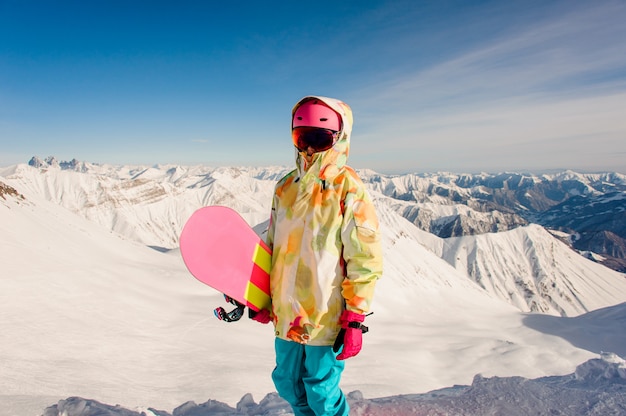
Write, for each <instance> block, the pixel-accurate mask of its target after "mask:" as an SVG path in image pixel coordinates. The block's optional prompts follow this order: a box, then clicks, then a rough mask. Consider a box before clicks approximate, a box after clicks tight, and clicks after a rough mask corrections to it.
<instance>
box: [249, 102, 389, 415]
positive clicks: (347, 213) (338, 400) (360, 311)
mask: <svg viewBox="0 0 626 416" xmlns="http://www.w3.org/2000/svg"><path fill="white" fill-rule="evenodd" d="M291 127H292V139H293V144H294V146H295V147H296V166H297V168H296V169H295V170H293V171H292V172H290V173H289V174H287V175H286V176H285V177H284V178H282V179H281V180H280V181H279V182H278V183H277V185H276V188H275V193H274V198H273V202H272V212H271V221H270V226H269V229H268V233H267V244H268V245H269V247H270V248H271V249H272V250H273V254H272V268H271V273H270V287H271V298H272V310H271V312H270V311H267V310H264V311H262V312H260V313H259V314H257V315H256V316H255V317H253V319H255V320H257V321H260V322H263V323H268V322H270V321H273V323H274V326H275V334H276V340H275V350H276V368H275V369H274V371H273V372H272V379H273V381H274V384H275V386H276V389H277V391H278V393H279V394H280V396H281V397H283V398H284V399H285V400H286V401H288V402H289V404H290V405H291V406H292V407H293V410H294V412H295V414H296V415H317V416H320V415H333V416H334V415H348V410H349V407H348V403H347V400H346V397H345V395H344V394H343V392H342V391H341V389H340V388H339V381H340V378H341V373H342V371H343V369H344V361H343V360H345V359H347V358H349V357H353V356H355V355H357V354H358V353H359V351H360V350H361V341H362V338H361V337H362V334H363V332H366V331H367V327H365V326H364V325H363V321H364V318H365V315H366V314H367V313H368V311H369V309H370V304H371V301H372V297H373V294H374V286H375V284H376V281H377V280H378V278H380V277H381V275H382V250H381V246H380V237H379V230H378V219H377V216H376V212H375V210H374V206H373V204H372V202H371V200H370V197H369V195H368V194H367V191H366V189H365V186H364V185H363V182H362V181H361V180H360V178H359V177H358V175H357V174H356V173H355V171H354V170H353V169H352V168H350V167H348V166H347V165H346V161H347V157H348V150H349V144H350V134H351V132H352V110H351V109H350V107H349V106H348V105H346V104H345V103H343V102H341V101H339V100H336V99H332V98H326V97H316V96H308V97H305V98H303V99H302V100H300V101H299V102H298V103H297V104H296V105H295V107H294V108H293V111H292V124H291Z"/></svg>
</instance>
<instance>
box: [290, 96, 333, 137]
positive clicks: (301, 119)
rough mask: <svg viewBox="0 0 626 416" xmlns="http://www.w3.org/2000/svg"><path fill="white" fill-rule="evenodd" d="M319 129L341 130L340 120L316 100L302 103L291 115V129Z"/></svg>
mask: <svg viewBox="0 0 626 416" xmlns="http://www.w3.org/2000/svg"><path fill="white" fill-rule="evenodd" d="M295 127H320V128H323V129H329V130H334V131H339V130H341V118H340V116H339V114H337V113H336V112H335V110H333V109H332V108H330V107H328V106H327V105H326V104H324V103H323V102H322V101H320V100H318V99H311V100H308V101H305V102H303V103H302V104H301V105H300V106H299V107H298V108H297V109H296V112H295V113H294V115H293V121H292V125H291V128H295Z"/></svg>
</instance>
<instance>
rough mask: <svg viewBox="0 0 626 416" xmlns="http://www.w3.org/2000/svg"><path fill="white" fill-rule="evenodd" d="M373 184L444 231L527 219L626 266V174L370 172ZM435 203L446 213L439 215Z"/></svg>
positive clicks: (506, 225)
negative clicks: (434, 207)
mask: <svg viewBox="0 0 626 416" xmlns="http://www.w3.org/2000/svg"><path fill="white" fill-rule="evenodd" d="M363 178H364V180H365V181H366V182H368V183H369V184H370V185H371V186H372V188H373V189H376V190H378V191H379V192H381V193H383V194H384V195H387V196H389V197H390V198H393V199H395V200H397V201H398V202H397V203H396V209H397V210H398V212H400V213H401V214H402V215H403V216H405V217H406V218H407V219H409V220H411V221H412V222H413V223H414V224H415V225H417V226H418V227H419V228H421V229H423V230H426V231H429V232H431V233H434V234H437V235H438V236H440V237H460V236H464V235H474V234H482V233H486V232H498V231H503V230H509V229H513V228H516V227H518V226H520V225H524V224H527V223H537V224H541V225H543V226H545V227H547V228H550V229H554V230H561V231H564V232H567V233H568V234H570V238H569V240H568V241H570V242H571V243H572V244H573V246H574V247H575V248H576V249H577V250H579V251H593V252H595V253H596V254H599V255H600V257H594V259H596V260H597V261H600V262H602V263H604V264H605V265H607V266H608V267H611V268H613V269H615V270H618V271H626V257H625V256H624V252H625V251H626V230H625V229H624V224H625V223H626V221H625V220H626V218H625V217H624V216H625V215H626V175H622V174H619V173H599V174H580V173H576V172H572V171H564V172H558V173H554V174H543V175H534V174H520V173H500V174H487V173H482V174H477V175H470V174H462V175H459V174H451V173H434V174H419V175H418V174H408V175H400V176H386V175H380V174H377V173H375V172H368V173H367V174H366V175H363ZM433 204H434V205H435V206H436V207H437V208H436V209H441V208H439V207H441V206H448V208H447V209H446V211H445V214H444V215H439V216H437V215H434V214H433V212H432V211H433V209H432V206H433Z"/></svg>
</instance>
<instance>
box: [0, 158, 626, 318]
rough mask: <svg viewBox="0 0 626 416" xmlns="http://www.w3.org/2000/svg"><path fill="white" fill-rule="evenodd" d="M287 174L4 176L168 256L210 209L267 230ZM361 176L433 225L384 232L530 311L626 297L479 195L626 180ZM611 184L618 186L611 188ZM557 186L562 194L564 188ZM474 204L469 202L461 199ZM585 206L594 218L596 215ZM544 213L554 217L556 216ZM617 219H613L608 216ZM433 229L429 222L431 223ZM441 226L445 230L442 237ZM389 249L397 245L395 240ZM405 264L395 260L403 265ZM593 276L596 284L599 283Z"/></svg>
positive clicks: (594, 190) (539, 200)
mask: <svg viewBox="0 0 626 416" xmlns="http://www.w3.org/2000/svg"><path fill="white" fill-rule="evenodd" d="M286 172H287V169H285V168H281V167H274V168H243V167H241V168H234V167H229V168H210V167H204V166H194V167H183V166H173V165H171V166H170V165H168V166H154V167H145V166H110V165H93V164H89V163H84V162H77V161H75V160H74V161H72V162H57V161H56V159H55V158H53V157H49V158H47V159H46V160H45V161H42V160H40V159H37V158H33V159H31V161H30V163H29V165H25V164H21V165H16V166H13V167H10V168H7V169H5V170H3V171H0V174H1V175H2V176H4V178H5V180H6V181H7V182H8V183H10V184H12V185H13V186H15V187H17V188H19V189H20V190H22V192H26V193H28V194H29V195H37V196H43V197H44V198H45V199H47V200H49V201H51V202H54V203H56V204H58V205H61V206H63V207H65V208H67V209H69V210H70V211H72V212H74V213H76V214H78V215H80V216H82V217H84V218H86V219H88V220H90V221H93V222H96V223H98V224H100V225H101V226H103V227H105V228H106V229H108V230H111V231H113V232H116V233H119V234H121V235H123V236H125V237H126V238H129V239H132V240H135V241H137V242H139V243H142V244H144V245H147V246H150V247H152V248H155V249H157V250H161V251H167V250H172V249H175V248H176V247H177V246H178V235H179V234H180V230H181V229H182V226H183V225H184V222H185V221H186V219H187V218H189V216H190V215H191V213H192V212H193V211H194V210H195V209H197V208H199V207H201V206H205V205H227V206H230V207H232V208H234V209H236V210H237V211H238V212H240V213H241V214H242V215H243V216H244V218H245V219H246V220H247V221H248V222H249V223H250V224H252V225H258V227H257V231H258V232H259V233H261V232H262V231H263V228H264V221H265V220H266V219H267V217H268V213H269V211H270V206H269V204H270V201H271V195H272V192H273V187H274V184H275V182H276V180H278V179H279V178H280V177H281V176H282V175H284V174H285V173H286ZM361 174H362V176H363V177H364V180H365V182H366V183H367V184H368V186H369V187H370V190H371V192H372V194H373V195H375V196H376V200H377V205H378V207H379V211H381V212H382V211H385V210H390V211H391V212H394V213H397V214H399V215H400V216H401V217H403V218H405V219H407V220H408V221H410V222H411V223H413V224H416V225H418V228H421V229H424V228H428V229H430V231H431V233H416V231H415V227H410V226H409V225H408V224H396V223H395V222H394V223H393V224H391V223H392V222H393V221H394V220H392V218H395V217H392V216H391V215H386V216H385V218H383V226H384V228H387V229H390V230H392V232H396V230H399V229H401V230H407V229H409V230H412V231H411V232H413V233H414V235H413V236H412V238H413V239H414V240H415V241H417V242H418V243H419V244H421V245H424V246H426V247H427V248H428V249H429V250H430V251H431V252H433V253H435V254H436V255H437V256H438V257H440V258H442V259H444V260H446V261H447V262H448V263H450V264H451V265H452V266H454V267H455V268H456V269H457V270H458V271H459V272H461V274H462V275H464V276H466V277H468V278H469V279H470V280H473V281H474V282H476V283H478V285H479V286H480V287H482V288H483V289H485V290H487V291H488V292H489V293H491V294H493V295H494V296H496V297H498V298H500V299H503V300H505V301H506V302H508V303H510V304H512V305H514V306H515V307H517V308H519V309H520V310H521V311H525V312H526V311H537V312H544V313H550V314H559V315H563V316H575V315H578V314H581V313H585V312H588V311H590V310H594V309H597V308H599V307H603V306H608V305H612V304H615V303H619V302H620V301H623V300H626V298H625V297H624V293H625V292H623V291H622V290H617V291H616V290H615V287H614V285H615V284H617V285H618V286H617V287H618V288H621V287H622V286H623V283H624V282H625V281H626V279H624V278H623V276H622V275H620V274H618V273H614V272H611V271H610V270H606V268H604V267H600V266H598V265H597V264H593V262H592V261H589V260H588V259H585V258H583V257H582V256H580V255H577V254H575V253H574V252H573V251H571V250H569V249H568V248H567V247H566V246H565V245H564V244H563V243H561V242H559V241H558V240H557V239H556V238H555V237H553V236H552V235H550V234H549V233H547V232H545V230H544V229H543V228H541V227H538V226H536V225H528V226H527V225H526V224H528V222H527V221H526V220H524V219H523V218H522V217H521V216H519V215H518V214H516V213H513V212H503V211H500V210H492V211H490V212H482V211H479V210H476V209H474V208H472V207H478V206H479V205H480V203H481V202H480V201H483V200H486V199H487V198H486V197H481V198H482V199H481V200H480V201H479V200H478V199H477V198H478V197H477V195H486V194H491V195H492V197H493V198H492V199H493V200H494V201H495V200H497V201H500V202H499V206H504V205H511V206H513V205H515V204H517V205H519V202H515V203H514V201H519V200H520V197H519V192H518V191H519V190H524V192H526V193H530V194H532V195H533V197H526V199H525V201H526V202H525V205H523V206H524V210H530V209H531V208H533V207H537V206H547V205H549V204H548V203H547V202H546V201H547V197H546V196H545V195H547V194H549V195H553V194H555V193H559V195H561V196H560V198H561V199H563V198H564V196H563V195H564V193H565V191H566V190H567V193H569V194H576V195H582V194H597V195H600V194H601V192H602V191H603V190H607V189H608V190H611V192H612V194H611V195H614V196H613V197H612V199H610V200H612V201H613V200H614V201H616V203H618V204H619V203H623V202H624V200H622V199H619V198H617V197H616V196H615V188H616V187H619V186H622V185H619V180H621V179H622V177H621V176H619V175H613V176H611V175H604V176H597V177H596V176H581V175H577V174H574V173H572V172H567V173H564V174H562V175H554V177H557V178H560V179H559V181H558V182H556V183H557V184H552V185H548V184H546V183H544V182H545V180H547V179H545V177H544V178H543V179H542V178H537V177H529V176H525V175H513V174H506V175H499V176H495V175H487V174H481V175H476V176H472V175H456V176H454V175H451V174H438V175H430V176H428V175H405V176H402V177H397V176H393V177H390V176H385V175H380V174H377V173H375V172H371V171H364V172H362V173H361ZM581 178H587V179H586V180H587V182H585V184H582V179H581ZM615 178H617V180H616V179H615ZM575 179H576V180H575ZM609 179H611V180H613V182H616V183H618V185H615V186H612V187H611V186H609V185H607V183H608V182H607V181H608V180H609ZM542 181H544V182H542ZM566 183H568V184H569V185H567V186H566V185H565V184H566ZM624 183H625V184H626V180H624ZM497 186H499V188H498V187H497ZM529 189H530V191H529ZM546 189H552V193H549V192H547V191H546ZM557 191H558V192H557ZM520 192H521V191H520ZM511 195H518V196H516V197H513V196H511ZM602 195H605V194H602ZM618 195H619V194H618ZM540 196H541V197H540ZM553 198H554V197H553ZM405 199H406V200H405ZM572 200H573V198H570V199H568V201H572ZM417 201H421V202H417ZM463 201H464V202H465V204H461V203H460V202H463ZM577 206H579V205H577ZM600 206H602V207H603V208H602V209H601V210H600V211H601V212H605V211H606V210H605V209H604V207H605V206H606V205H602V204H601V205H600ZM506 209H511V210H512V208H509V207H507V208H506ZM568 212H571V210H568ZM585 212H586V213H587V215H588V211H585ZM611 212H612V211H611ZM550 215H551V217H550V218H552V219H551V220H550V221H551V222H552V223H557V222H558V218H557V217H556V216H555V214H554V212H553V211H552V212H551V213H550ZM602 215H606V214H602ZM574 217H578V216H577V215H574ZM544 218H548V216H547V214H546V217H544ZM385 221H387V222H388V223H385ZM609 222H610V220H609V216H607V218H606V219H605V220H604V221H603V223H609ZM619 223H620V222H619V221H614V222H613V225H612V228H614V229H618V228H619V227H618V224H619ZM426 224H429V226H428V227H425V225H426ZM454 224H456V225H458V226H459V229H460V231H458V232H445V233H444V234H446V235H447V234H461V235H463V237H448V238H443V239H441V238H435V236H434V235H433V234H437V235H440V234H442V230H446V229H447V230H449V231H454V230H455V228H456V227H455V226H454ZM467 227H469V228H467ZM622 228H623V227H622ZM433 230H438V231H439V233H436V232H435V233H432V231H433ZM622 231H623V230H622ZM405 232H406V231H405ZM459 239H460V240H459ZM389 244H395V243H394V242H391V241H390V243H389ZM555 251H556V252H558V254H555ZM390 255H392V256H393V254H390ZM588 257H589V256H588ZM591 258H592V259H597V257H593V256H592V257H591ZM559 259H563V260H561V261H559ZM398 261H399V262H403V261H402V260H401V259H398ZM396 263H397V262H387V264H388V265H389V264H391V265H392V266H391V267H393V264H396ZM561 263H563V265H565V266H563V265H561ZM589 280H592V282H591V283H587V281H589ZM613 282H618V283H615V284H614V283H613ZM588 284H589V285H590V287H593V290H591V291H588V290H582V291H581V290H579V287H580V286H581V285H582V286H585V287H586V286H587V285H588ZM578 292H581V293H578ZM589 293H594V294H595V293H600V294H602V296H601V297H600V298H598V299H596V298H597V296H595V295H594V296H589Z"/></svg>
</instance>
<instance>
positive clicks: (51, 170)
mask: <svg viewBox="0 0 626 416" xmlns="http://www.w3.org/2000/svg"><path fill="white" fill-rule="evenodd" d="M76 166H80V167H79V168H77V169H73V168H70V169H68V168H63V167H62V166H61V164H59V166H53V165H50V164H48V165H45V166H40V167H34V166H28V165H25V164H24V165H16V166H12V167H8V168H5V169H1V170H0V190H1V191H0V255H1V256H2V259H1V261H0V264H2V269H1V270H2V273H1V275H0V276H1V277H0V317H1V318H2V319H0V345H2V348H0V362H2V377H0V403H2V405H0V414H2V412H3V411H7V409H8V411H7V413H6V414H11V415H16V414H19V415H21V414H25V409H29V410H28V414H34V413H36V412H38V411H41V409H43V408H45V407H47V406H50V405H52V404H54V403H57V402H58V401H59V400H61V399H63V398H67V397H70V396H80V397H87V398H95V399H97V400H99V401H101V402H103V403H120V404H124V405H125V406H127V407H129V408H141V409H147V407H148V406H150V407H152V408H157V409H173V408H175V407H177V406H179V405H181V404H182V403H185V402H187V401H189V400H193V401H196V402H198V403H203V402H204V401H206V399H207V397H213V398H216V399H219V400H221V401H223V402H226V403H230V404H235V403H237V402H238V401H239V399H240V398H241V397H244V396H245V394H246V393H252V394H253V395H254V396H255V397H264V396H265V395H268V394H270V395H269V396H267V397H266V399H267V402H266V404H267V405H268V406H270V408H271V409H269V410H268V409H267V408H266V410H267V414H286V413H285V412H284V409H285V408H284V404H280V403H278V402H277V400H276V399H275V398H274V396H271V394H272V393H271V392H273V391H274V388H273V385H272V383H271V379H270V377H269V375H270V373H271V369H272V367H273V349H272V347H273V333H272V331H271V328H269V327H267V326H263V325H259V324H257V323H255V322H251V321H242V322H239V323H238V324H237V326H236V327H233V326H231V325H228V324H224V323H223V322H220V321H217V320H216V319H214V318H213V317H212V313H211V310H212V308H214V307H215V306H219V305H220V304H223V302H222V300H221V297H220V296H219V295H218V294H216V293H215V292H214V291H212V290H211V289H210V288H208V287H206V286H204V285H202V284H200V283H198V282H197V281H195V280H194V279H193V278H191V277H190V276H189V274H188V273H187V272H186V270H185V267H184V265H183V263H182V261H181V259H180V255H179V253H178V251H177V249H176V241H177V236H178V234H179V233H180V230H181V229H182V225H183V223H184V221H185V220H186V218H188V216H189V215H190V214H191V213H192V212H193V211H194V210H195V209H196V208H199V207H200V206H203V205H208V204H223V205H229V206H232V207H233V208H235V209H237V210H238V211H239V212H241V213H242V214H243V215H244V217H245V218H246V219H247V220H248V221H249V223H250V224H251V225H258V227H257V229H258V231H259V232H261V231H262V229H263V223H264V222H265V221H266V219H267V213H268V212H269V203H270V200H271V194H272V190H273V185H274V183H275V180H276V179H277V178H278V177H280V176H281V175H282V174H284V173H285V169H283V168H207V167H202V166H197V167H180V166H156V167H129V166H126V167H122V166H109V165H92V164H88V163H84V164H83V163H80V164H77V165H76ZM368 183H369V182H368ZM371 190H372V195H373V196H374V199H375V203H376V205H377V209H378V212H379V216H380V221H381V224H382V230H383V236H382V237H383V248H384V255H385V275H384V278H383V279H381V281H380V283H379V286H378V289H377V294H376V298H375V304H374V310H375V314H374V315H373V316H371V317H369V318H368V325H369V326H370V329H371V330H370V333H368V334H367V335H366V338H365V340H364V342H365V346H364V350H363V352H362V353H361V354H360V355H359V356H357V357H355V358H354V359H351V360H350V363H349V364H348V367H347V370H346V373H345V376H344V379H343V388H344V389H345V390H346V391H348V392H350V391H355V390H358V391H360V392H361V393H359V394H361V395H362V396H363V397H368V398H383V397H386V396H396V397H397V398H396V399H394V400H393V401H395V402H396V403H398V401H400V402H401V403H406V399H404V398H400V397H398V395H403V394H414V393H421V392H427V391H431V390H434V389H440V388H445V387H448V386H452V385H458V384H465V385H469V384H472V380H474V382H475V384H476V383H477V384H476V388H475V389H474V390H473V391H474V392H477V391H480V390H477V389H479V386H483V387H484V388H487V389H489V388H490V387H489V386H490V384H489V383H486V382H484V381H481V380H483V379H482V378H481V379H474V376H476V375H477V374H482V377H493V376H498V377H508V376H521V377H525V378H537V377H543V376H553V375H564V374H571V373H572V372H573V371H575V369H576V367H577V366H579V365H581V363H584V362H585V361H586V360H590V359H595V358H597V357H598V354H600V352H602V351H612V352H615V353H616V354H618V355H621V356H624V355H625V354H626V351H624V349H623V346H624V345H626V336H625V335H624V333H625V331H623V305H624V302H626V279H625V278H624V276H623V275H622V274H620V273H617V272H614V271H612V270H609V269H608V268H605V267H602V266H600V265H598V264H596V263H594V262H592V261H589V260H587V259H586V258H584V257H582V256H579V255H577V254H576V253H575V252H574V251H572V250H570V249H569V248H568V247H567V246H566V245H565V244H563V243H561V242H560V241H559V240H558V239H556V238H554V237H553V236H552V235H551V234H549V233H547V232H545V230H543V229H542V228H541V227H539V226H536V225H531V226H524V227H518V228H516V229H514V230H511V231H506V232H501V233H497V234H496V233H493V234H483V235H478V236H473V237H472V236H464V237H455V238H440V237H438V236H436V235H434V234H431V233H427V232H425V231H423V230H420V229H419V228H418V227H416V226H415V225H413V224H412V222H411V221H409V220H408V219H406V218H404V217H403V216H401V215H400V214H399V213H398V211H397V209H396V207H397V206H396V204H397V202H398V201H397V200H396V199H393V198H390V197H388V196H385V195H384V194H383V193H381V192H379V190H377V189H376V188H375V187H372V188H371ZM431 210H433V211H436V207H435V206H434V205H433V206H432V207H431ZM442 212H444V211H442ZM146 246H150V247H152V248H156V250H155V249H151V248H148V247H146ZM476 276H480V279H476ZM477 282H478V283H479V284H476V283H477ZM620 304H621V305H620ZM533 305H537V306H536V307H535V308H534V309H533ZM599 308H606V309H605V310H606V312H605V313H603V314H602V315H601V316H598V315H592V314H593V313H592V314H584V313H585V312H586V311H595V310H598V309H599ZM527 310H535V311H545V312H547V313H548V314H547V315H546V314H540V313H535V314H531V315H528V314H525V313H522V312H521V311H527ZM580 314H583V315H580ZM561 315H563V316H561ZM576 315H580V316H576ZM564 316H570V317H572V318H566V317H564ZM585 328H587V331H586V332H585V330H584V329H585ZM597 331H601V334H598V332H597ZM621 362H622V361H619V360H618V363H617V364H616V366H617V368H618V369H619V368H621V367H619V366H620V365H622V364H620V363H621ZM607 366H608V367H606V368H614V367H615V366H613V367H611V366H610V365H609V364H607ZM606 371H609V370H606ZM610 371H613V370H610ZM615 371H617V370H615ZM618 379H620V380H621V378H619V377H618ZM494 383H497V380H495V379H494ZM610 383H613V384H614V382H613V381H611V382H610ZM613 384H612V385H613ZM618 384H619V383H618ZM472 387H473V388H474V385H473V386H472ZM594 388H595V387H594ZM503 391H510V390H503ZM359 394H355V395H353V396H352V401H353V403H354V404H355V405H356V406H357V407H358V406H362V407H363V408H365V407H367V406H369V407H370V408H373V407H376V406H380V405H381V403H382V402H373V401H369V402H368V399H364V401H362V400H361V399H359V397H361V396H359ZM507 394H508V393H507ZM620 394H622V393H620ZM619 397H621V396H619ZM244 399H245V397H244ZM244 399H242V402H243V404H242V406H244V407H245V406H246V403H247V405H249V408H250V409H253V408H254V407H253V406H252V405H251V404H250V400H249V399H245V400H244ZM70 402H71V401H70ZM70 402H68V403H70ZM77 402H78V403H81V402H80V400H78V401H77ZM72 403H74V402H72ZM82 403H83V404H84V402H82ZM358 403H361V404H358ZM617 403H618V405H619V403H620V402H619V401H618V402H617ZM621 403H623V402H621ZM272 406H273V407H272ZM281 406H283V407H281ZM407 406H409V407H411V406H412V407H413V408H414V407H415V406H416V405H415V404H412V403H408V404H407ZM442 406H443V404H442ZM581 406H582V405H581ZM79 407H80V405H79ZM396 407H398V406H396ZM83 408H84V406H83ZM192 408H193V406H191V405H189V406H187V409H188V410H189V413H188V414H198V415H200V414H202V413H200V412H201V410H198V409H196V410H195V411H196V413H193V409H192ZM33 409H34V410H33ZM272 409H274V410H272ZM281 409H282V410H281ZM274 411H275V413H271V412H274ZM251 412H252V413H243V414H258V413H254V412H253V410H251ZM281 412H282V413H281ZM68 414H69V413H68ZM113 414H115V413H113ZM119 414H123V413H119ZM147 414H148V413H147ZM163 414H165V413H163ZM179 414H181V415H182V414H183V413H179ZM225 414H232V412H231V413H225ZM362 414H375V413H362ZM378 414H392V413H389V412H386V413H385V412H384V411H382V412H380V413H378ZM440 414H446V413H443V412H440ZM451 414H454V412H453V413H451ZM457 414H461V413H459V412H457ZM468 414H471V413H468Z"/></svg>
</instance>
